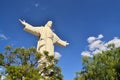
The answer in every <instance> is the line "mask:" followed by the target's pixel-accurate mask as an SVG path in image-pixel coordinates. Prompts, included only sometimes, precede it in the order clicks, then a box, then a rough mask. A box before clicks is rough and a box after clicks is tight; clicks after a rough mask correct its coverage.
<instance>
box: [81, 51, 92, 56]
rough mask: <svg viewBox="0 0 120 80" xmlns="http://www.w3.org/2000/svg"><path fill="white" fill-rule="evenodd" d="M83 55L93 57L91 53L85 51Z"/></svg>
mask: <svg viewBox="0 0 120 80" xmlns="http://www.w3.org/2000/svg"><path fill="white" fill-rule="evenodd" d="M81 55H82V56H88V57H92V55H91V54H90V52H89V51H83V52H82V53H81Z"/></svg>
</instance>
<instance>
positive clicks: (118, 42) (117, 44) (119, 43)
mask: <svg viewBox="0 0 120 80" xmlns="http://www.w3.org/2000/svg"><path fill="white" fill-rule="evenodd" d="M108 44H114V45H115V47H116V48H117V47H120V39H119V38H117V37H115V38H114V39H113V40H110V41H109V42H108V43H106V45H108Z"/></svg>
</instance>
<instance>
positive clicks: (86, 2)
mask: <svg viewBox="0 0 120 80" xmlns="http://www.w3.org/2000/svg"><path fill="white" fill-rule="evenodd" d="M18 19H24V20H26V22H28V23H30V24H32V25H33V26H39V25H44V24H45V23H46V22H47V21H48V20H52V21H53V30H54V32H55V33H56V34H57V35H58V36H59V37H60V38H61V39H63V40H67V41H68V42H69V43H70V45H69V46H67V47H66V48H62V47H59V46H56V45H55V51H57V52H59V53H60V54H61V55H62V56H61V58H60V61H59V66H61V68H62V73H63V75H64V80H73V78H74V77H75V72H77V71H80V70H81V68H82V62H81V60H82V56H81V53H82V52H83V51H86V50H89V43H88V42H87V39H88V38H90V37H91V36H95V37H94V38H96V37H98V36H99V35H100V34H102V36H104V38H100V39H102V41H103V42H109V41H110V40H112V39H113V38H114V37H117V38H118V39H119V37H120V32H119V31H120V1H119V0H0V52H4V48H5V46H6V45H12V46H13V47H25V48H28V47H32V46H36V44H37V38H36V37H35V36H33V35H31V34H29V33H27V32H25V31H24V30H23V26H22V25H21V24H20V22H19V21H18Z"/></svg>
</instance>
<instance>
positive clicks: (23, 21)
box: [19, 19, 27, 26]
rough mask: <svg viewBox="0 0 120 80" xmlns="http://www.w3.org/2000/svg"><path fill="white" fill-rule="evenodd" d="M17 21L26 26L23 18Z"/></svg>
mask: <svg viewBox="0 0 120 80" xmlns="http://www.w3.org/2000/svg"><path fill="white" fill-rule="evenodd" d="M19 21H20V22H21V23H22V24H23V25H24V26H26V25H27V23H26V22H25V20H23V21H22V20H21V19H19Z"/></svg>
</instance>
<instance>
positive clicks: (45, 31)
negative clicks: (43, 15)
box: [40, 27, 53, 37]
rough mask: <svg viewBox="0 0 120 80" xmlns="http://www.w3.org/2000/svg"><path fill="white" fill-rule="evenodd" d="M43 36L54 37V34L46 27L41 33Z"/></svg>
mask: <svg viewBox="0 0 120 80" xmlns="http://www.w3.org/2000/svg"><path fill="white" fill-rule="evenodd" d="M40 34H41V36H44V37H45V36H46V37H52V35H53V32H52V30H51V29H50V28H47V27H44V28H42V29H41V31H40Z"/></svg>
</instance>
